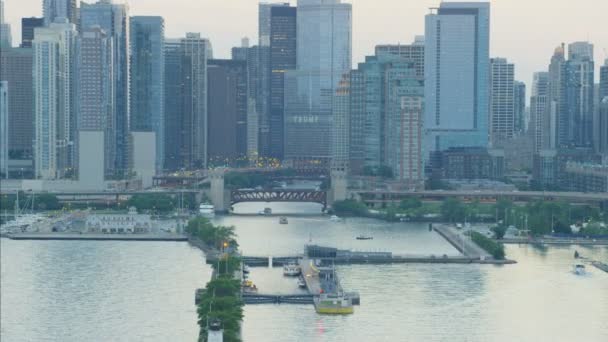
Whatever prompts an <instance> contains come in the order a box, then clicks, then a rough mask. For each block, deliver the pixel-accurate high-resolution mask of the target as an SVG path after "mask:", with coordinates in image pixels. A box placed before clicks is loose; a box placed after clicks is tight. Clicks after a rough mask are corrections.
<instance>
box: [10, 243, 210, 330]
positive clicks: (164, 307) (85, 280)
mask: <svg viewBox="0 0 608 342" xmlns="http://www.w3.org/2000/svg"><path fill="white" fill-rule="evenodd" d="M0 244H1V245H0V248H1V249H0V252H1V262H2V264H1V267H2V268H1V284H0V285H1V289H2V291H1V297H0V309H1V317H0V322H1V324H0V340H1V341H3V342H5V341H6V342H11V341H170V340H172V341H195V340H196V336H198V325H197V323H196V320H197V317H196V308H195V306H194V291H195V289H196V288H198V287H202V286H203V285H204V284H205V283H206V282H207V281H208V280H209V277H210V275H211V270H210V268H209V267H208V266H207V265H206V264H205V262H204V258H203V254H202V252H200V251H199V250H198V249H195V248H192V247H190V246H189V245H188V244H187V243H183V242H181V243H180V242H120V241H116V242H114V241H13V240H8V239H0Z"/></svg>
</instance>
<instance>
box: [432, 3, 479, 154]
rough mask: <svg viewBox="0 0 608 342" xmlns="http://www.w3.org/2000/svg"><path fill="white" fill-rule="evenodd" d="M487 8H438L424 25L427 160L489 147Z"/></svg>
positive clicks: (460, 5) (450, 5) (475, 5)
mask: <svg viewBox="0 0 608 342" xmlns="http://www.w3.org/2000/svg"><path fill="white" fill-rule="evenodd" d="M489 34H490V3H488V2H442V3H441V5H440V7H439V8H438V9H436V12H434V13H431V14H428V15H427V16H426V20H425V51H424V54H425V63H424V73H425V118H424V125H425V154H426V156H425V157H427V156H428V154H429V153H432V152H433V151H441V150H444V149H447V148H450V147H458V146H470V147H486V146H487V144H488V132H489V131H488V116H489V103H488V102H489V98H490V96H489V89H490V86H489V82H490V75H489V72H490V65H489V63H490V58H489V44H490V37H489Z"/></svg>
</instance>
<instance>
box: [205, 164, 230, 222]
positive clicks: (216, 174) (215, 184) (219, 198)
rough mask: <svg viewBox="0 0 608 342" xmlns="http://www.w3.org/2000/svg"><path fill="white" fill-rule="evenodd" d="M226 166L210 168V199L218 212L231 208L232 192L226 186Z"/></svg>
mask: <svg viewBox="0 0 608 342" xmlns="http://www.w3.org/2000/svg"><path fill="white" fill-rule="evenodd" d="M225 175H226V168H215V169H209V180H210V182H211V186H210V196H209V197H210V199H211V202H212V203H213V206H214V207H215V211H216V212H227V211H228V210H230V193H229V192H227V191H226V189H225V186H224V176H225Z"/></svg>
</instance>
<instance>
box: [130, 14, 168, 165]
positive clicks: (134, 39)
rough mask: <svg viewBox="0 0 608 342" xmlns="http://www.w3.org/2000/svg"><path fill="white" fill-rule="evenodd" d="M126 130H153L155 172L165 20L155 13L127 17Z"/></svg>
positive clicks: (159, 152)
mask: <svg viewBox="0 0 608 342" xmlns="http://www.w3.org/2000/svg"><path fill="white" fill-rule="evenodd" d="M129 34H130V41H129V42H130V48H131V61H130V62H131V69H130V72H131V75H130V78H131V80H130V87H131V90H130V94H131V95H130V101H131V105H130V115H131V117H130V129H131V131H138V132H143V131H148V132H154V133H155V137H156V142H155V145H156V158H157V160H156V171H157V173H160V172H161V171H162V170H163V168H164V158H165V123H166V121H165V103H164V101H165V84H164V83H165V47H164V45H165V22H164V19H163V18H162V17H158V16H134V17H131V20H130V32H129Z"/></svg>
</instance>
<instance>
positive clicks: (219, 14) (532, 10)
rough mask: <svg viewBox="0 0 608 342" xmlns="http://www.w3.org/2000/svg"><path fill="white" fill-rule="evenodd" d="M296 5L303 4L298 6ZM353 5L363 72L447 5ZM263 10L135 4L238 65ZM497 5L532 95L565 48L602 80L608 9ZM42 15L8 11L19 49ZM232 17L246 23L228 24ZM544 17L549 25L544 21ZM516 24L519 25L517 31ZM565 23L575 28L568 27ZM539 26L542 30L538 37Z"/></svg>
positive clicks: (38, 9) (181, 1)
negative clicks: (590, 56) (589, 49)
mask: <svg viewBox="0 0 608 342" xmlns="http://www.w3.org/2000/svg"><path fill="white" fill-rule="evenodd" d="M125 1H126V0H115V1H114V2H115V3H124V2H125ZM279 2H287V0H284V1H279ZM289 2H290V3H291V4H292V5H296V4H297V1H294V0H292V1H289ZM346 2H348V3H352V4H353V58H352V62H353V67H356V64H357V63H359V62H363V61H364V59H365V56H368V55H373V52H374V47H375V45H380V44H397V43H401V44H410V43H411V42H413V41H414V37H415V36H416V35H422V34H423V33H424V16H425V15H426V14H428V13H429V7H437V6H439V4H440V2H441V1H440V0H422V1H412V2H403V1H398V0H381V1H380V3H381V4H382V5H383V6H378V4H379V2H378V1H377V0H375V1H374V0H356V1H353V0H348V1H346ZM449 2H453V1H449ZM474 2H479V1H478V0H475V1H474ZM258 3H259V2H258V1H255V0H253V1H252V0H231V1H230V2H229V3H226V2H201V3H191V2H190V1H187V0H175V1H173V2H172V7H171V8H172V9H171V10H167V9H166V8H164V5H165V2H163V1H160V0H145V1H144V0H129V1H128V4H129V14H130V15H138V16H143V15H162V16H163V18H164V19H165V28H166V37H167V38H178V37H181V36H183V35H184V34H185V33H186V32H201V36H202V37H204V38H208V39H209V40H210V41H211V42H212V44H213V46H214V57H215V58H230V49H231V48H232V47H234V46H239V45H240V40H241V38H242V37H245V36H247V37H249V39H250V41H252V42H255V41H257V27H258V26H257V25H258V23H257V19H258V16H257V13H258ZM490 3H491V6H492V11H491V18H490V23H491V25H490V27H491V29H490V37H491V38H490V57H505V58H508V59H509V61H510V62H512V63H514V64H515V65H516V70H515V79H517V80H521V81H524V82H525V83H526V85H527V86H528V87H531V85H532V78H533V73H534V72H536V71H542V70H545V69H546V68H547V66H548V58H549V57H550V55H551V52H552V51H553V49H554V48H555V46H558V45H559V44H560V43H562V42H564V43H566V44H568V43H571V42H575V41H589V42H591V43H592V44H594V45H595V55H594V60H595V61H596V73H597V72H598V70H599V65H601V62H602V61H603V60H604V59H605V58H608V30H604V32H602V31H601V30H598V28H599V27H601V25H602V24H603V18H602V13H606V12H608V2H606V1H604V0H588V1H587V3H586V4H585V6H584V7H583V6H575V7H573V6H571V3H570V2H569V1H567V0H555V1H546V0H541V1H534V2H529V1H525V0H492V1H490ZM522 8H526V11H527V13H529V14H530V15H526V16H522V15H521V13H522ZM41 15H42V6H41V2H40V1H39V0H22V1H19V2H17V1H7V2H6V3H5V17H6V22H7V23H9V24H10V25H11V28H12V29H11V31H12V37H13V45H18V44H19V42H20V41H21V18H22V17H32V16H38V17H40V16H41ZM400 16H402V17H403V19H400ZM228 17H234V18H237V17H238V18H239V19H238V21H230V20H225V18H228ZM539 17H540V18H543V19H541V20H539V19H538V18H539ZM547 18H550V19H547ZM382 22H391V23H400V24H399V26H397V27H398V29H394V28H392V29H391V30H385V29H384V28H385V26H384V25H377V24H378V23H382ZM514 22H516V23H518V25H513V24H512V23H514ZM565 22H569V23H571V25H567V26H566V25H564V24H563V23H565ZM539 24H540V25H542V29H538V28H539ZM392 27H394V26H392ZM513 37H516V38H515V39H514V38H513ZM521 46H526V49H521V48H520V47H521Z"/></svg>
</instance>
